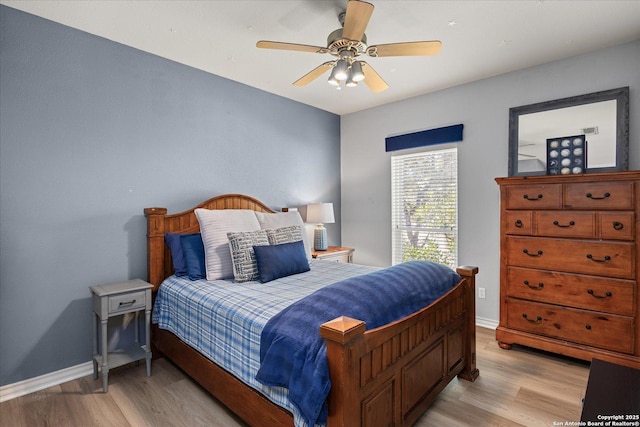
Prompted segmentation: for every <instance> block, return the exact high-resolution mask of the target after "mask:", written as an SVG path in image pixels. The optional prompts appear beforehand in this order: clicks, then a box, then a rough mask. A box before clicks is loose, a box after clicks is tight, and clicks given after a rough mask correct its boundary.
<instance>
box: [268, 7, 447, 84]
mask: <svg viewBox="0 0 640 427" xmlns="http://www.w3.org/2000/svg"><path fill="white" fill-rule="evenodd" d="M372 14H373V5H372V4H371V3H367V2H364V1H360V0H349V1H348V2H347V9H346V11H345V12H342V13H341V14H340V16H339V17H338V19H339V20H340V23H341V24H342V28H339V29H337V30H335V31H333V32H332V33H331V34H329V37H327V47H320V46H310V45H304V44H297V43H282V42H274V41H268V40H260V41H259V42H258V43H256V46H257V47H259V48H263V49H281V50H293V51H299V52H310V53H328V54H331V55H333V56H335V57H337V58H338V59H335V60H332V61H328V62H325V63H324V64H322V65H320V66H318V67H316V68H314V69H313V70H311V71H310V72H309V73H307V74H305V75H304V76H302V77H301V78H300V79H298V80H296V81H295V82H293V85H294V86H305V85H307V84H309V83H311V82H312V81H314V80H315V79H317V78H318V77H320V76H321V75H323V74H324V73H326V72H327V71H329V70H331V74H330V75H329V80H328V81H329V83H330V84H332V85H334V86H337V87H338V88H340V84H341V83H342V82H344V84H345V86H347V87H353V86H357V85H358V82H360V81H364V83H365V84H366V85H367V86H368V87H369V89H371V91H373V92H376V93H377V92H382V91H383V90H386V89H387V88H388V87H389V85H387V83H386V82H385V81H384V80H383V79H382V77H380V75H379V74H378V73H377V72H376V71H375V70H374V69H373V68H372V67H371V65H369V64H368V63H366V62H365V61H362V60H358V59H357V58H358V57H359V56H360V55H363V54H365V53H366V54H367V55H369V56H371V57H383V56H429V55H437V54H438V53H439V52H440V50H441V49H442V43H441V42H440V41H438V40H432V41H416V42H404V43H390V44H381V45H374V46H368V45H367V36H366V35H365V33H364V31H365V29H366V28H367V24H368V23H369V19H370V18H371V15H372Z"/></svg>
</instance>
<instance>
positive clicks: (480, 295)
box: [478, 288, 486, 299]
mask: <svg viewBox="0 0 640 427" xmlns="http://www.w3.org/2000/svg"><path fill="white" fill-rule="evenodd" d="M478 298H480V299H485V298H486V295H485V293H484V288H478Z"/></svg>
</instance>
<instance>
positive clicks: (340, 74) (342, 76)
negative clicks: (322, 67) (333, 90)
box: [331, 58, 349, 82]
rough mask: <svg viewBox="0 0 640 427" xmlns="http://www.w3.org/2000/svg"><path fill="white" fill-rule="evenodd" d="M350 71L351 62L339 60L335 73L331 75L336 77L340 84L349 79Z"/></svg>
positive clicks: (334, 69) (334, 68)
mask: <svg viewBox="0 0 640 427" xmlns="http://www.w3.org/2000/svg"><path fill="white" fill-rule="evenodd" d="M348 70H349V62H348V61H347V60H346V59H344V58H343V59H339V60H338V62H336V66H335V67H333V71H332V72H331V74H332V75H333V77H335V79H336V80H338V81H339V82H341V81H343V80H346V79H347V73H348Z"/></svg>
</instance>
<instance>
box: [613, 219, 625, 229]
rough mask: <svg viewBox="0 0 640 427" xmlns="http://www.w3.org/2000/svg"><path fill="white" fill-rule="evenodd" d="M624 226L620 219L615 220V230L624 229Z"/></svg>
mask: <svg viewBox="0 0 640 427" xmlns="http://www.w3.org/2000/svg"><path fill="white" fill-rule="evenodd" d="M623 228H624V224H623V223H621V222H618V221H613V229H614V230H622V229H623Z"/></svg>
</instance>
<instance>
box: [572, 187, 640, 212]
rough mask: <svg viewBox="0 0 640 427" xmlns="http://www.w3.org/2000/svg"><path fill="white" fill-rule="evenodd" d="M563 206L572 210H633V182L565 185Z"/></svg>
mask: <svg viewBox="0 0 640 427" xmlns="http://www.w3.org/2000/svg"><path fill="white" fill-rule="evenodd" d="M564 206H565V207H567V208H574V209H606V210H611V209H633V182H631V181H629V182H627V181H620V182H585V183H573V184H567V185H566V190H565V200H564Z"/></svg>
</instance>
